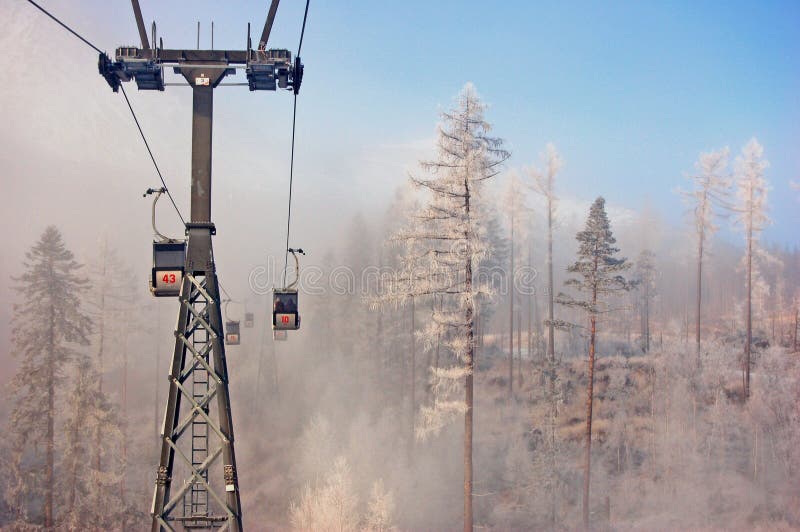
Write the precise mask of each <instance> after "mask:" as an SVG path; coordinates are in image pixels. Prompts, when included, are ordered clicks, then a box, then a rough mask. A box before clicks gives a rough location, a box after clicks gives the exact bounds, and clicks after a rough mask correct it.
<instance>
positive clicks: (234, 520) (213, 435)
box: [98, 0, 307, 532]
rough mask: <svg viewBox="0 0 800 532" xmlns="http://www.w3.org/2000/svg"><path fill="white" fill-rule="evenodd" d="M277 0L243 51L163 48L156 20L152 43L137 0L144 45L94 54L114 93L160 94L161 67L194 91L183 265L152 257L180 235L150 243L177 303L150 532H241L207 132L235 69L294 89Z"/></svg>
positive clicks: (258, 86) (297, 67) (260, 83)
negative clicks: (273, 45)
mask: <svg viewBox="0 0 800 532" xmlns="http://www.w3.org/2000/svg"><path fill="white" fill-rule="evenodd" d="M278 2H279V0H272V3H271V5H270V9H269V13H268V15H267V20H266V23H265V24H264V30H263V32H262V34H261V39H260V43H259V46H258V48H257V49H256V50H253V49H252V48H251V41H250V27H249V25H248V31H247V33H248V35H247V48H246V49H245V50H200V49H194V50H191V49H183V50H181V49H165V48H164V47H163V44H162V43H161V41H159V44H158V45H157V44H156V42H155V41H156V39H155V24H154V25H153V36H152V39H153V43H152V45H153V46H152V47H151V45H150V43H149V42H148V38H147V32H146V31H145V27H144V23H143V19H142V13H141V9H140V8H139V2H138V0H131V4H132V6H133V11H134V16H135V18H136V25H137V28H138V30H139V37H140V39H141V42H142V46H141V48H137V47H133V46H123V47H120V48H117V50H116V56H115V58H114V60H113V61H112V60H111V59H110V58H109V57H108V55H106V54H105V53H100V57H99V61H98V69H99V71H100V75H102V76H103V77H104V78H105V80H106V81H107V82H108V84H109V85H110V86H111V88H112V89H113V90H114V92H117V90H118V89H119V87H120V84H121V83H122V82H128V81H131V80H133V81H135V82H136V85H137V87H138V88H139V90H158V91H163V90H164V87H165V83H164V68H165V67H173V68H174V71H175V73H178V74H181V75H183V77H184V78H186V81H187V82H188V84H189V85H190V86H191V88H192V101H193V103H192V158H191V159H192V163H191V164H192V170H191V216H190V221H189V222H187V223H186V242H185V257H184V262H183V265H182V269H181V265H180V264H178V265H176V264H171V263H170V264H163V265H159V264H158V262H159V259H160V258H165V260H166V257H167V255H161V253H160V252H171V253H172V254H171V255H169V257H170V259H174V257H175V256H176V254H178V253H181V249H179V246H182V245H183V243H182V242H174V241H173V242H164V241H163V240H162V242H160V243H159V242H155V243H154V259H155V261H154V262H155V264H154V272H155V269H156V268H159V267H162V266H163V267H164V268H170V270H168V271H170V272H172V273H171V274H168V275H167V278H166V281H163V276H162V277H154V278H153V281H152V286H153V292H154V295H172V296H174V295H177V296H178V298H179V301H180V310H179V311H178V322H177V327H176V330H175V345H174V350H173V355H172V363H171V366H170V372H169V392H168V396H167V405H166V409H165V413H164V422H163V428H162V432H161V455H160V463H159V466H158V470H157V472H156V481H155V494H154V497H153V506H152V508H151V514H152V516H153V522H152V530H153V531H154V532H157V531H160V530H178V529H184V530H185V529H196V528H217V529H219V530H232V531H240V530H242V511H241V505H240V496H239V484H238V471H237V468H236V456H235V453H234V435H233V418H232V415H231V404H230V395H229V390H228V370H227V365H226V360H225V342H224V341H223V339H224V336H225V335H224V333H223V324H222V314H221V308H220V287H219V282H218V281H217V273H216V264H215V262H214V253H213V251H212V243H211V241H212V236H213V235H214V234H216V227H215V226H214V223H213V222H212V219H211V153H212V152H211V129H212V122H213V105H214V89H215V88H216V87H218V86H219V84H220V82H221V81H222V79H223V78H224V77H225V76H227V75H229V74H233V73H235V71H236V69H240V68H243V69H245V72H246V75H247V85H248V86H249V88H250V90H251V91H256V90H270V91H274V90H276V89H277V88H282V89H288V90H292V91H293V92H294V93H295V95H296V94H297V92H298V91H299V89H300V83H301V81H302V76H303V65H302V63H301V62H300V58H299V57H295V59H294V61H292V57H291V53H290V52H289V51H288V50H268V49H266V43H267V41H268V39H269V34H270V32H271V29H272V23H273V21H274V19H275V13H276V11H277V8H278ZM306 12H307V8H306ZM304 25H305V21H304ZM301 42H302V38H301ZM198 48H199V46H198ZM158 244H164V245H165V246H166V244H173V248H174V249H173V248H169V246H166V247H162V248H161V249H158V247H159V246H158ZM167 262H171V261H167ZM172 274H174V278H175V279H176V281H172V279H173V277H172V276H171V275H172ZM179 275H180V289H179V290H178V291H177V294H175V291H174V289H173V291H172V292H170V290H169V289H170V288H171V287H170V286H160V285H159V282H162V283H166V285H170V284H172V283H173V282H177V279H178V278H179ZM157 292H160V293H157ZM176 456H177V458H178V460H177V463H176V460H175V459H176ZM215 475H216V476H215Z"/></svg>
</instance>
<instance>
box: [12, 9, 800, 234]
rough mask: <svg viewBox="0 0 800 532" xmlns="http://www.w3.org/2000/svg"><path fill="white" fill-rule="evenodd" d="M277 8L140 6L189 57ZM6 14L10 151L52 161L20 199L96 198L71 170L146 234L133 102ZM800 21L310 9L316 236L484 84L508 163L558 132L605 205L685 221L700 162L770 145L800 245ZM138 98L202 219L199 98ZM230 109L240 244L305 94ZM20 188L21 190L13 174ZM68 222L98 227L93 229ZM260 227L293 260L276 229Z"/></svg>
mask: <svg viewBox="0 0 800 532" xmlns="http://www.w3.org/2000/svg"><path fill="white" fill-rule="evenodd" d="M268 3H269V2H268V1H267V0H264V1H259V2H246V1H229V2H225V3H220V2H211V1H194V2H190V1H188V0H182V1H177V0H176V1H171V2H156V1H154V0H141V5H142V10H143V14H144V19H145V21H147V24H148V26H149V21H152V20H153V19H155V20H156V21H157V23H158V28H159V35H160V36H162V37H163V38H164V41H165V44H166V46H167V47H191V46H192V45H193V44H194V42H195V38H196V35H195V28H196V26H195V24H196V21H197V20H199V21H201V26H202V29H201V33H202V35H201V42H202V43H204V46H207V45H208V43H209V40H210V39H209V26H210V22H211V20H214V22H215V43H216V46H217V47H218V48H221V47H228V48H241V47H243V45H244V42H245V30H246V24H247V22H248V21H250V22H252V24H253V29H252V34H253V35H254V36H257V35H258V34H259V32H260V26H261V24H263V20H264V18H265V13H266V9H267V5H268ZM44 4H45V5H46V6H47V7H48V8H49V9H51V10H52V11H53V12H54V13H56V14H57V15H58V16H60V17H62V18H63V19H64V20H65V21H66V22H68V23H70V24H71V25H73V26H74V27H75V29H76V30H78V31H79V32H80V33H82V34H84V35H85V36H86V37H88V38H89V39H90V40H92V41H93V42H94V43H96V44H97V45H98V46H99V47H100V48H102V49H105V50H108V51H109V52H113V50H114V49H115V47H116V46H118V45H121V44H131V43H136V42H137V41H138V38H137V32H136V28H135V24H134V20H133V15H132V12H131V8H130V3H129V2H128V1H127V0H113V1H100V0H82V1H80V2H78V1H72V0H51V1H46V2H44ZM303 7H304V2H303V1H302V0H283V1H282V2H281V6H280V8H279V10H278V16H277V19H276V22H275V27H274V30H273V36H272V39H271V43H270V45H271V46H273V47H287V48H289V49H291V50H294V49H295V48H296V46H297V39H298V35H299V30H300V23H301V21H302V11H303ZM0 17H2V19H3V21H4V22H5V24H4V27H6V28H7V31H6V32H5V36H4V37H3V38H2V39H3V45H4V47H5V49H6V50H8V54H7V55H6V56H5V57H4V58H3V59H2V60H0V63H2V67H3V69H4V70H5V71H6V72H14V73H15V74H14V76H12V77H10V78H9V80H8V81H7V82H6V83H5V84H4V86H3V87H2V88H1V89H0V94H1V95H2V97H3V98H4V101H6V102H11V103H13V105H11V104H9V105H6V106H5V109H4V110H3V111H2V115H1V116H0V118H2V119H3V120H4V123H5V125H6V128H5V132H4V133H3V138H2V140H3V142H4V147H3V148H1V149H0V159H2V161H3V162H4V163H5V164H6V166H7V168H12V169H13V168H17V167H20V168H22V166H21V164H22V163H20V162H19V157H18V154H19V153H21V152H24V151H26V150H27V151H29V152H30V153H32V154H35V157H31V158H29V159H28V161H29V162H28V163H26V164H28V165H29V166H30V165H33V166H34V167H35V169H36V171H35V172H32V171H30V167H29V168H27V170H26V171H27V173H26V174H25V175H26V180H27V181H26V185H27V186H26V187H19V188H13V190H12V192H13V193H15V194H17V195H18V198H19V202H18V203H19V204H20V205H25V204H26V202H30V203H31V204H46V203H47V201H48V194H49V195H51V196H52V197H53V198H59V199H62V200H63V199H64V198H71V197H72V196H71V195H72V194H75V195H78V194H81V192H79V189H75V188H74V187H68V186H67V185H66V184H65V183H62V182H61V181H57V182H55V183H52V182H50V181H48V180H52V176H50V174H51V172H50V169H52V168H59V169H60V170H59V171H60V172H61V173H68V172H69V171H71V170H70V168H71V165H74V166H75V168H74V169H73V171H74V172H75V174H76V176H78V177H76V179H77V183H78V184H83V185H84V186H86V187H92V186H100V184H101V183H102V186H103V187H104V189H103V193H104V195H106V196H107V197H108V198H109V199H108V203H109V204H111V205H114V207H115V208H114V209H111V208H110V207H108V206H107V205H106V204H105V203H104V202H88V201H86V200H85V199H83V200H82V199H76V201H77V202H78V204H79V205H80V206H81V207H82V208H83V209H85V210H86V212H91V213H92V215H93V216H95V217H96V218H97V219H100V220H108V219H111V218H112V217H113V216H114V215H116V214H117V212H119V210H120V209H122V210H123V211H124V212H125V213H126V214H128V215H129V216H131V217H132V219H134V218H135V219H137V220H138V218H137V217H141V218H142V223H141V224H140V225H141V226H142V228H143V229H142V231H143V232H144V233H145V234H146V232H147V219H146V218H145V217H144V215H143V213H142V212H141V211H142V206H141V205H140V204H139V203H137V202H136V201H134V200H135V198H133V197H132V196H133V191H134V190H138V189H139V188H145V187H146V186H150V185H153V184H154V182H153V181H154V176H153V172H152V168H151V167H150V163H149V161H148V159H147V156H146V153H145V152H144V150H143V148H142V147H141V145H140V140H139V139H137V138H136V133H135V129H134V128H133V126H132V124H131V121H130V117H129V116H126V113H127V110H126V109H125V107H124V102H120V100H121V97H120V96H119V95H115V94H113V93H112V92H111V91H110V90H109V89H108V87H107V86H106V85H105V83H104V82H103V80H102V79H101V78H100V77H99V76H98V75H97V74H96V70H95V68H96V67H95V61H96V59H95V55H94V53H93V52H92V51H91V50H89V49H88V48H86V47H85V46H84V45H83V44H82V43H80V42H78V41H77V40H75V39H74V38H73V37H72V36H70V35H68V34H67V33H66V32H64V31H63V30H61V29H60V28H58V27H57V26H55V24H53V23H52V22H51V21H49V20H48V19H46V18H45V17H44V16H43V15H42V14H41V13H38V12H37V11H36V10H35V9H34V8H33V7H32V6H30V5H28V4H27V3H26V2H24V1H22V0H18V1H15V2H7V3H4V4H3V5H2V6H0ZM798 28H800V2H796V1H791V2H683V3H678V2H602V3H601V2H549V3H543V2H472V1H455V0H453V1H414V0H409V1H404V2H376V1H366V0H362V1H356V0H353V1H347V2H332V1H322V0H312V2H311V8H310V12H309V20H308V28H307V32H306V40H305V43H304V52H303V54H302V55H303V60H304V62H305V64H306V78H305V84H304V86H303V90H302V92H301V95H300V103H299V108H298V109H299V110H298V144H297V166H296V178H297V180H296V187H297V188H296V190H295V194H296V196H295V199H296V202H297V203H296V209H297V210H296V215H297V221H298V228H297V231H298V237H302V238H304V239H305V240H306V241H308V240H314V239H316V240H320V241H327V240H330V239H332V238H333V237H334V236H335V234H336V232H337V231H341V230H342V227H343V225H342V224H343V223H344V221H346V220H349V217H350V213H355V212H356V211H358V210H364V211H367V212H369V211H373V212H381V211H382V210H383V208H384V207H385V205H386V204H387V203H388V202H389V201H390V199H391V197H392V193H393V191H394V190H395V189H396V188H397V187H398V186H399V185H401V184H402V183H403V182H404V181H405V178H406V172H407V169H409V168H413V167H414V165H415V162H416V160H417V159H418V158H420V157H424V156H426V154H428V153H429V152H430V145H431V141H432V139H433V137H434V134H435V126H436V122H437V119H438V113H439V112H440V111H441V110H443V109H444V108H446V107H447V106H449V105H450V103H451V101H452V98H453V97H454V96H455V94H456V93H457V92H458V91H459V90H460V88H461V87H462V86H463V84H464V83H465V82H467V81H472V82H473V83H474V84H475V85H476V86H477V88H478V91H479V92H480V93H481V95H482V96H483V97H484V99H485V100H486V101H487V102H488V103H489V104H490V109H489V111H488V114H487V118H488V119H489V120H490V121H491V122H492V123H493V124H494V132H495V134H496V135H498V136H500V137H503V138H505V139H506V141H507V143H508V146H509V147H510V149H511V151H512V152H513V156H512V159H511V160H510V162H509V167H510V168H515V167H516V168H519V167H522V166H524V165H528V164H531V163H533V162H535V161H537V160H538V155H539V153H540V152H541V150H542V149H543V147H544V145H545V143H546V142H548V141H553V142H554V143H555V144H556V145H557V146H558V148H559V151H560V152H561V153H562V155H563V158H564V159H565V161H566V165H565V168H564V170H563V173H562V175H561V179H560V187H561V194H562V195H564V196H571V197H573V198H574V199H577V200H581V201H589V200H591V199H593V198H594V197H595V196H597V195H599V194H602V195H604V196H606V198H607V200H608V201H609V204H613V205H617V206H619V207H621V208H628V209H638V208H639V207H640V206H641V205H642V204H643V203H644V202H646V201H649V203H650V204H651V205H652V206H654V207H655V208H656V209H657V210H659V211H660V212H661V213H662V215H663V216H665V217H666V219H667V220H668V221H669V222H671V223H673V224H675V225H679V224H681V223H682V213H683V212H684V210H685V209H684V207H683V206H682V205H681V203H680V199H679V198H678V196H677V195H676V194H675V193H674V191H675V189H676V188H677V187H679V186H686V182H685V180H684V179H683V174H684V173H685V172H689V171H691V170H692V166H693V163H694V161H695V160H696V158H697V154H698V152H700V151H704V150H709V149H715V148H719V147H723V146H729V147H730V149H731V152H732V154H734V155H735V154H736V153H737V152H738V151H739V149H740V148H741V146H743V145H744V144H745V142H747V140H748V139H749V138H750V137H752V136H756V137H757V138H758V139H759V140H760V141H761V142H762V144H763V145H764V146H765V154H766V157H767V159H769V161H770V162H771V163H772V166H771V168H770V169H769V170H768V173H767V178H768V179H769V180H770V182H771V185H772V187H773V190H772V193H771V195H770V200H769V201H770V205H771V214H772V217H773V218H774V221H775V223H774V225H773V226H771V227H770V228H768V230H767V234H766V239H767V240H770V241H773V242H778V243H781V244H787V245H794V244H796V243H797V242H798V240H797V237H796V234H795V227H796V226H797V223H798V221H800V216H798V211H800V208H799V207H800V198H799V197H800V193H798V192H796V191H791V190H790V189H789V187H788V182H789V180H790V179H794V180H800V150H798V149H797V148H798V140H800V38H799V37H800V35H798V33H800V30H799V29H798ZM32 58H35V60H33V61H31V59H32ZM129 94H130V95H131V98H132V101H133V104H134V106H135V108H136V109H137V112H138V113H139V115H140V119H141V120H142V123H143V127H144V128H145V131H147V133H148V135H149V137H150V138H151V143H152V144H153V145H154V147H155V152H156V156H157V158H158V159H159V163H160V164H161V165H162V167H163V169H164V171H165V173H166V175H167V179H168V183H170V184H171V186H172V188H173V191H174V192H175V194H176V197H177V199H178V201H179V204H181V205H183V206H184V208H185V210H188V208H186V205H187V204H188V201H187V198H186V188H188V187H186V186H184V185H185V183H186V181H187V180H188V178H187V176H188V151H187V150H188V147H189V133H190V129H189V128H190V103H191V97H190V93H189V92H188V90H186V89H182V88H176V87H168V88H167V91H165V92H164V93H153V92H137V91H136V90H135V88H134V87H133V86H130V89H129ZM215 105H216V108H215V122H214V127H215V137H214V139H215V140H214V142H215V152H214V165H215V187H217V188H216V189H215V190H217V191H218V192H219V194H218V195H217V199H215V202H216V203H215V205H219V207H218V208H217V207H215V209H217V210H216V212H218V213H219V215H220V216H221V217H222V218H221V219H220V220H219V221H218V225H220V227H224V226H225V224H226V223H227V224H229V227H232V228H235V230H236V231H240V230H241V232H243V233H246V232H247V231H250V230H251V229H250V227H251V226H252V225H254V224H253V218H255V219H257V225H259V226H260V227H273V226H276V227H277V226H280V225H281V224H282V222H281V218H282V217H283V216H285V196H286V178H287V175H288V172H287V170H288V168H287V166H288V147H289V135H290V129H289V127H290V124H291V122H290V119H291V114H290V112H291V96H290V95H289V94H287V93H281V94H269V93H267V94H264V93H250V92H249V91H247V90H246V89H243V88H225V89H224V90H219V91H217V95H216V97H215ZM54 136H57V137H58V139H59V142H58V143H54V142H53V137H54ZM65 162H66V163H68V164H65ZM87 169H89V170H90V171H89V172H87ZM20 171H21V170H20ZM37 172H38V173H37ZM39 173H40V174H41V175H42V177H41V178H39V177H36V176H37V175H39ZM107 175H110V176H111V177H110V178H106V176H107ZM8 176H10V177H8ZM8 176H7V177H6V178H5V179H7V180H9V181H12V182H16V180H15V176H16V174H15V173H14V172H13V171H12V172H11V173H9V174H8ZM31 183H33V184H35V185H36V186H34V187H31V186H30V185H31ZM45 185H46V186H47V187H52V188H51V189H48V188H46V187H45ZM31 190H35V191H37V194H38V195H37V196H36V197H35V198H33V196H29V194H31V192H30V191H31ZM47 191H49V192H48V193H47V194H44V192H47ZM80 197H81V198H85V197H86V196H80ZM81 201H83V203H81ZM343 206H344V207H346V208H343ZM250 213H253V214H252V215H251V214H250ZM50 214H51V215H53V218H55V219H54V220H53V221H55V222H59V221H63V223H65V224H74V225H75V229H76V230H80V231H83V230H85V228H84V227H81V226H80V224H79V223H78V222H79V221H80V219H76V218H74V217H69V216H61V213H60V211H53V212H50ZM343 214H344V216H343ZM24 215H25V213H22V214H20V213H17V212H14V211H13V209H11V210H9V211H7V212H6V213H5V216H7V217H9V218H18V217H19V216H24ZM226 217H228V218H226ZM62 219H63V220H62ZM240 228H241V229H240ZM40 229H41V228H38V227H36V228H35V229H33V228H32V229H31V232H34V231H40ZM326 231H327V232H326ZM253 234H254V235H256V236H255V237H254V238H259V239H262V240H263V241H264V246H277V247H278V249H280V244H279V243H278V241H279V239H278V238H274V239H273V238H272V237H271V236H269V235H267V234H266V233H265V232H264V231H263V230H262V231H261V232H260V233H253ZM320 235H323V236H320ZM722 237H723V238H730V239H733V240H735V241H738V239H739V238H740V237H739V236H737V235H733V234H730V233H729V232H728V233H726V232H723V235H722ZM137 238H138V237H137ZM272 240H274V241H275V242H272Z"/></svg>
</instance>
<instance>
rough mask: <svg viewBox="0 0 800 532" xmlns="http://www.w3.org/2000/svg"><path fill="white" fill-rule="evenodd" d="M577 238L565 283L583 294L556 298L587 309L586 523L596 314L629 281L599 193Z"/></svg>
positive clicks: (626, 287)
mask: <svg viewBox="0 0 800 532" xmlns="http://www.w3.org/2000/svg"><path fill="white" fill-rule="evenodd" d="M575 238H576V239H577V240H578V244H579V249H578V260H577V261H575V263H574V264H572V265H571V266H569V267H568V268H567V271H568V272H569V273H571V274H576V277H571V278H569V279H567V280H566V281H565V283H564V284H565V285H566V286H569V287H572V288H574V289H575V290H577V291H578V292H580V293H582V294H584V297H583V298H582V299H575V298H573V297H571V296H568V295H565V294H563V293H562V294H559V297H558V302H559V303H560V304H562V305H566V306H569V307H575V308H579V309H581V310H583V311H584V312H585V313H586V316H587V318H588V322H589V357H588V358H589V365H588V372H587V373H588V375H587V386H586V387H587V393H586V432H585V441H586V450H585V452H586V454H585V457H584V476H583V525H584V527H585V528H588V527H589V483H590V479H591V474H592V461H591V456H592V455H591V452H592V401H593V399H594V359H595V340H596V337H597V317H598V316H599V315H600V314H603V313H605V312H608V307H607V306H606V302H605V296H607V295H610V294H619V293H621V292H624V291H627V290H629V289H630V283H629V282H628V281H627V280H626V279H625V278H624V277H623V276H622V275H621V272H623V271H625V270H627V269H628V268H629V267H630V264H629V263H628V261H627V260H626V259H625V258H617V257H615V255H616V253H617V252H618V251H619V249H618V248H616V247H614V244H615V243H616V239H615V238H614V236H613V234H612V232H611V224H610V222H609V220H608V215H607V214H606V210H605V200H604V199H603V198H602V197H598V198H597V199H596V200H595V201H594V203H593V204H592V207H591V209H590V210H589V217H588V218H587V220H586V227H585V228H584V230H583V231H580V232H579V233H578V234H577V236H576V237H575Z"/></svg>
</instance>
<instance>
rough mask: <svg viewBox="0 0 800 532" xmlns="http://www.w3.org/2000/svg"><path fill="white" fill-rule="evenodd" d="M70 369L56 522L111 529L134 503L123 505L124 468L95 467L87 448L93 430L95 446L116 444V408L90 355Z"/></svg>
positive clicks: (118, 433)
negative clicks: (73, 371)
mask: <svg viewBox="0 0 800 532" xmlns="http://www.w3.org/2000/svg"><path fill="white" fill-rule="evenodd" d="M75 366H76V374H75V379H74V383H73V386H72V389H71V391H70V393H69V396H68V397H67V403H66V405H67V411H68V412H69V416H68V418H67V420H66V423H65V427H64V428H65V433H66V446H65V449H64V458H63V460H62V468H63V470H64V474H63V475H62V477H63V481H62V482H61V483H60V486H61V488H62V489H60V491H61V493H62V494H63V495H64V500H63V501H62V504H63V506H64V515H63V516H62V517H60V519H59V521H60V522H61V523H63V525H64V526H65V527H66V528H67V529H69V530H79V529H81V528H97V529H111V528H115V527H117V526H119V525H121V524H124V523H125V522H126V521H128V520H130V519H132V518H133V514H134V508H132V507H130V506H126V502H125V500H124V493H123V491H122V490H120V491H117V490H115V487H117V486H119V485H121V482H122V480H123V476H124V471H122V472H120V473H117V472H114V471H101V470H99V469H97V468H96V466H95V462H94V460H93V457H94V456H95V453H94V452H90V450H92V448H93V447H94V445H96V443H95V442H94V437H92V438H91V441H90V438H89V437H88V435H89V434H93V435H96V434H97V433H98V432H99V433H101V434H102V435H103V437H102V440H101V442H100V445H102V446H103V447H104V448H106V449H119V448H120V447H121V446H122V445H123V444H124V436H123V433H122V431H121V430H120V428H119V419H118V412H117V409H116V408H115V407H114V405H113V404H112V403H111V401H110V400H109V398H108V395H107V394H106V393H105V392H101V391H100V390H99V389H98V387H97V380H98V378H99V374H98V372H97V370H96V369H95V366H94V364H93V362H92V360H91V358H90V357H89V356H88V355H86V354H78V355H77V363H76V364H75Z"/></svg>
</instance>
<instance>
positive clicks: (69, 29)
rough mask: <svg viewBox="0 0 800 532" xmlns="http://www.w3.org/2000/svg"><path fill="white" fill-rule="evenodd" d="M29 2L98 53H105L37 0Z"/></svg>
mask: <svg viewBox="0 0 800 532" xmlns="http://www.w3.org/2000/svg"><path fill="white" fill-rule="evenodd" d="M28 3H29V4H31V5H32V6H34V7H35V8H36V9H38V10H39V11H41V12H42V13H44V14H45V15H47V16H48V17H50V18H51V19H53V20H54V21H55V22H56V23H57V24H59V25H60V26H61V27H62V28H64V29H65V30H67V31H68V32H70V33H71V34H73V35H74V36H75V37H77V38H78V39H80V40H82V41H83V42H84V43H86V44H87V45H88V46H89V47H90V48H94V50H95V51H96V52H97V53H98V54H102V53H103V51H102V50H101V49H100V48H98V47H97V46H95V45H93V44H92V43H90V42H89V41H87V40H86V39H84V38H83V37H82V36H81V35H80V34H79V33H78V32H76V31H75V30H73V29H72V28H70V27H69V26H67V25H66V24H64V23H63V22H61V21H60V20H58V19H57V18H56V17H55V16H53V15H52V14H51V13H50V12H49V11H47V10H46V9H45V8H43V7H42V6H40V5H39V4H37V3H36V2H34V1H33V0H28Z"/></svg>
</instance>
